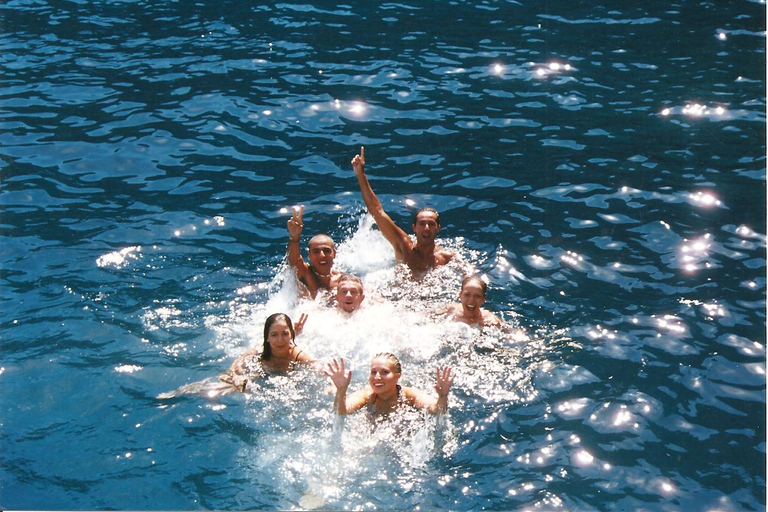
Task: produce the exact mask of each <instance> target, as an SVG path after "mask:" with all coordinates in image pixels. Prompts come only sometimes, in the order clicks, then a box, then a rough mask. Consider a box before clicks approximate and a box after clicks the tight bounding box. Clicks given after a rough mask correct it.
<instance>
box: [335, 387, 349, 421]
mask: <svg viewBox="0 0 768 512" xmlns="http://www.w3.org/2000/svg"><path fill="white" fill-rule="evenodd" d="M333 408H334V410H335V411H336V414H338V415H339V416H346V415H347V388H343V389H340V388H336V397H335V398H334V399H333Z"/></svg>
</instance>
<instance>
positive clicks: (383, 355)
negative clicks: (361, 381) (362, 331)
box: [371, 352, 403, 373]
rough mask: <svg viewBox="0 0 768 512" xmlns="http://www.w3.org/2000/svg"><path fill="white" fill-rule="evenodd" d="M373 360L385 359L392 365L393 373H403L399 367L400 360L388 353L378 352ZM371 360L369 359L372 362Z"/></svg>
mask: <svg viewBox="0 0 768 512" xmlns="http://www.w3.org/2000/svg"><path fill="white" fill-rule="evenodd" d="M373 359H386V360H387V361H389V362H390V363H392V366H394V367H395V373H403V367H402V366H401V365H400V360H399V359H398V358H397V356H396V355H395V354H391V353H389V352H379V353H378V354H376V355H375V356H373ZM373 359H371V361H373Z"/></svg>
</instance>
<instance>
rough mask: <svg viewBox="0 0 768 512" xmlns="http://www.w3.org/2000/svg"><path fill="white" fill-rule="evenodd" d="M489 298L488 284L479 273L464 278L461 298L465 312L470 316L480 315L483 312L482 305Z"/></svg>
mask: <svg viewBox="0 0 768 512" xmlns="http://www.w3.org/2000/svg"><path fill="white" fill-rule="evenodd" d="M487 298H488V284H487V283H486V282H485V281H484V280H483V279H482V278H481V277H480V276H478V275H472V276H469V277H466V278H464V280H463V281H462V282H461V291H460V292H459V300H460V301H461V307H462V309H463V310H464V314H465V315H467V316H468V317H478V316H479V315H481V313H482V309H481V306H482V305H483V304H485V300H486V299H487Z"/></svg>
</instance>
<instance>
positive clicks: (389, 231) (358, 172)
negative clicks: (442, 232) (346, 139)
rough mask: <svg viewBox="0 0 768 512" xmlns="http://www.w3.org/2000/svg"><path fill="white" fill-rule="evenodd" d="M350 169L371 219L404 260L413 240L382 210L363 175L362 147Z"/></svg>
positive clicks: (398, 257) (363, 149)
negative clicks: (355, 177) (353, 173)
mask: <svg viewBox="0 0 768 512" xmlns="http://www.w3.org/2000/svg"><path fill="white" fill-rule="evenodd" d="M352 169H353V170H354V171H355V176H357V182H358V184H359V185H360V192H361V193H362V194H363V201H365V206H366V208H368V212H369V213H370V214H371V215H372V216H373V220H375V221H376V225H377V226H379V231H381V234H382V235H384V238H386V239H387V241H388V242H389V243H390V244H391V245H392V247H393V248H394V250H395V257H396V258H397V259H398V260H405V259H406V257H407V255H408V253H409V252H410V251H411V250H412V249H413V242H412V241H411V238H410V237H409V236H408V234H407V233H406V232H405V231H403V230H402V229H400V228H399V227H398V225H397V224H395V221H393V220H392V218H391V217H390V216H389V215H388V214H387V212H385V211H384V208H383V207H382V206H381V201H379V198H378V197H376V194H375V193H374V192H373V189H372V188H371V184H370V183H369V182H368V177H367V176H366V175H365V148H364V147H361V148H360V154H359V155H355V158H353V159H352Z"/></svg>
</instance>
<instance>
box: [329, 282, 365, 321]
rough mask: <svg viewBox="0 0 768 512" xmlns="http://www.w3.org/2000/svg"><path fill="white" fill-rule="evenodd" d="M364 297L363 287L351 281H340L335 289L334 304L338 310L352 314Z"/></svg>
mask: <svg viewBox="0 0 768 512" xmlns="http://www.w3.org/2000/svg"><path fill="white" fill-rule="evenodd" d="M364 298H365V295H364V294H363V286H362V285H361V284H359V283H357V282H355V281H353V280H351V279H349V280H340V281H339V285H338V286H337V287H336V302H337V303H338V307H339V309H341V310H342V311H345V312H347V313H352V312H353V311H356V310H357V309H358V308H359V307H360V303H361V302H363V299H364Z"/></svg>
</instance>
